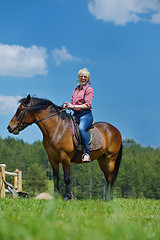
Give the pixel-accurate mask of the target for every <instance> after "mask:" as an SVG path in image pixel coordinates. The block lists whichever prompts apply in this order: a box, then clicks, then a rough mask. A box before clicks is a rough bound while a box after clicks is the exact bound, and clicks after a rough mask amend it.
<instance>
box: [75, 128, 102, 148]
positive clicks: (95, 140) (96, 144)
mask: <svg viewBox="0 0 160 240" xmlns="http://www.w3.org/2000/svg"><path fill="white" fill-rule="evenodd" d="M89 131H90V133H91V135H92V141H91V143H90V144H89V150H90V151H94V150H98V149H100V148H101V147H102V144H103V141H102V135H101V133H100V132H99V130H98V129H97V128H96V127H94V128H91V129H90V130H89ZM72 133H73V142H74V145H75V146H76V147H79V143H78V140H77V138H76V137H75V131H74V125H73V123H72Z"/></svg>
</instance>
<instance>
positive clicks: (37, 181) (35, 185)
mask: <svg viewBox="0 0 160 240" xmlns="http://www.w3.org/2000/svg"><path fill="white" fill-rule="evenodd" d="M24 188H25V191H28V192H29V195H30V196H32V197H34V196H35V195H36V194H37V193H40V192H42V191H45V190H46V189H47V177H46V174H45V171H44V169H43V167H42V166H39V165H38V164H37V163H34V164H33V165H31V166H30V167H28V169H27V172H26V175H25V176H24Z"/></svg>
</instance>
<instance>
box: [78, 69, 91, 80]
mask: <svg viewBox="0 0 160 240" xmlns="http://www.w3.org/2000/svg"><path fill="white" fill-rule="evenodd" d="M81 74H82V75H84V76H87V77H88V82H89V81H90V72H89V71H88V69H87V68H83V69H81V70H79V72H78V78H79V76H80V75H81Z"/></svg>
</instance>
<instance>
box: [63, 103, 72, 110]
mask: <svg viewBox="0 0 160 240" xmlns="http://www.w3.org/2000/svg"><path fill="white" fill-rule="evenodd" d="M63 108H68V109H73V104H71V103H68V102H65V103H64V104H63Z"/></svg>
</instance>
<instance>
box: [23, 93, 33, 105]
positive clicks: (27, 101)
mask: <svg viewBox="0 0 160 240" xmlns="http://www.w3.org/2000/svg"><path fill="white" fill-rule="evenodd" d="M30 100H31V95H30V94H28V96H27V97H26V99H25V101H24V102H25V104H28V103H29V102H30Z"/></svg>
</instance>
